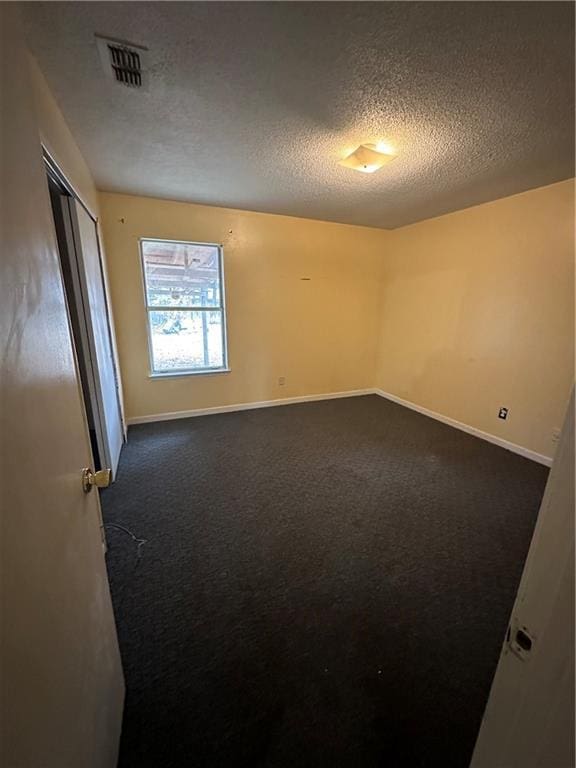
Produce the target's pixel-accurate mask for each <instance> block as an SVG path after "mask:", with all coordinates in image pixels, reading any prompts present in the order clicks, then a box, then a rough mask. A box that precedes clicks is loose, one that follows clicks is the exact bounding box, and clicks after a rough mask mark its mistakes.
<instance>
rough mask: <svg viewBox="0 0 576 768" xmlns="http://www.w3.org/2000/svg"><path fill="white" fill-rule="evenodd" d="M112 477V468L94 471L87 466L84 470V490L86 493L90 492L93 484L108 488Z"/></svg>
mask: <svg viewBox="0 0 576 768" xmlns="http://www.w3.org/2000/svg"><path fill="white" fill-rule="evenodd" d="M111 479H112V470H111V469H99V470H98V472H93V471H92V470H91V469H90V467H85V468H84V469H83V470H82V490H83V491H84V493H90V491H91V490H92V488H93V486H96V487H97V488H108V486H109V485H110V480H111Z"/></svg>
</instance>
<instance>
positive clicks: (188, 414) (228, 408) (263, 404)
mask: <svg viewBox="0 0 576 768" xmlns="http://www.w3.org/2000/svg"><path fill="white" fill-rule="evenodd" d="M362 395H379V396H380V397H383V398H385V399H386V400H391V401H392V402H394V403H397V404H398V405H403V406H404V407H405V408H410V409H411V410H412V411H417V412H418V413H422V414H423V415H424V416H429V417H430V418H431V419H436V420H437V421H441V422H442V423H443V424H448V425H449V426H451V427H455V428H456V429H460V430H462V432H467V433H468V434H469V435H474V436H475V437H479V438H481V439H482V440H487V441H488V442H489V443H494V445H499V446H500V447H501V448H505V449H506V450H507V451H512V452H513V453H517V454H519V455H520V456H524V457H525V458H527V459H531V460H532V461H537V462H538V463H539V464H544V465H545V466H547V467H549V466H551V465H552V458H551V457H550V456H544V455H543V454H541V453H536V451H531V450H529V449H528V448H523V447H522V446H521V445H516V443H511V442H509V441H508V440H504V439H503V438H501V437H497V436H496V435H491V434H490V433H489V432H483V431H482V430H481V429H476V427H470V426H468V424H463V423H462V422H461V421H456V419H451V418H450V417H449V416H443V415H442V414H441V413H437V412H436V411H431V410H429V409H428V408H424V407H423V406H421V405H417V404H416V403H412V402H410V400H403V399H402V398H401V397H397V396H396V395H392V394H390V392H384V390H382V389H353V390H350V391H348V392H327V393H324V394H320V395H302V396H301V397H283V398H278V399H277V400H260V401H256V402H252V403H234V404H233V405H218V406H215V407H213V408H195V409H194V410H191V411H172V412H170V413H153V414H150V415H148V416H133V417H132V418H129V419H127V423H128V425H131V424H148V423H149V422H153V421H172V420H174V419H188V418H192V417H194V416H209V415H210V414H214V413H231V412H233V411H250V410H255V409H257V408H273V407H275V406H279V405H292V404H294V403H311V402H315V401H317V400H335V399H337V398H341V397H361V396H362Z"/></svg>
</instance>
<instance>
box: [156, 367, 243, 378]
mask: <svg viewBox="0 0 576 768" xmlns="http://www.w3.org/2000/svg"><path fill="white" fill-rule="evenodd" d="M230 372H231V369H230V368H204V369H202V370H200V371H174V373H169V372H167V373H149V374H148V378H149V379H177V378H179V377H181V376H214V375H217V374H219V373H230Z"/></svg>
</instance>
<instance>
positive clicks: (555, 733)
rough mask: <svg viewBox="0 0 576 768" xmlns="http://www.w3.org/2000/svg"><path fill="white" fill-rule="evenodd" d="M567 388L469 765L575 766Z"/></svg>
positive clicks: (570, 446) (571, 469) (570, 424)
mask: <svg viewBox="0 0 576 768" xmlns="http://www.w3.org/2000/svg"><path fill="white" fill-rule="evenodd" d="M574 765H575V761H574V392H573V393H572V398H571V400H570V405H569V408H568V412H567V416H566V421H565V424H564V429H563V431H562V436H561V438H560V443H559V445H558V451H557V454H556V458H555V460H554V464H553V466H552V470H551V472H550V477H549V479H548V484H547V486H546V490H545V493H544V498H543V500H542V506H541V508H540V514H539V517H538V522H537V524H536V529H535V531H534V537H533V539H532V544H531V546H530V551H529V553H528V558H527V560H526V565H525V568H524V573H523V575H522V580H521V582H520V588H519V590H518V595H517V597H516V603H515V605H514V609H513V612H512V619H511V622H510V628H509V632H508V635H507V637H506V639H505V642H504V645H503V648H502V653H501V655H500V661H499V663H498V668H497V670H496V675H495V677H494V682H493V684H492V690H491V692H490V697H489V699H488V704H487V706H486V711H485V713H484V718H483V720H482V725H481V728H480V733H479V735H478V741H477V743H476V749H475V751H474V756H473V758H472V763H471V768H574Z"/></svg>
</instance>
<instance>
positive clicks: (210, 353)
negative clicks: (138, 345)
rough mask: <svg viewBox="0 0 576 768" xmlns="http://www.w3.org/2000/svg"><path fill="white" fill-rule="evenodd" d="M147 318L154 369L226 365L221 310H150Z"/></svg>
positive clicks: (190, 368) (164, 369)
mask: <svg viewBox="0 0 576 768" xmlns="http://www.w3.org/2000/svg"><path fill="white" fill-rule="evenodd" d="M148 318H149V321H150V338H151V340H152V358H153V368H154V371H156V372H162V371H178V370H180V371H181V370H195V369H202V368H223V367H224V355H223V351H222V312H221V311H219V310H218V311H212V312H210V311H207V312H186V311H184V310H174V309H171V310H165V311H158V310H151V311H150V312H149V314H148Z"/></svg>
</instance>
